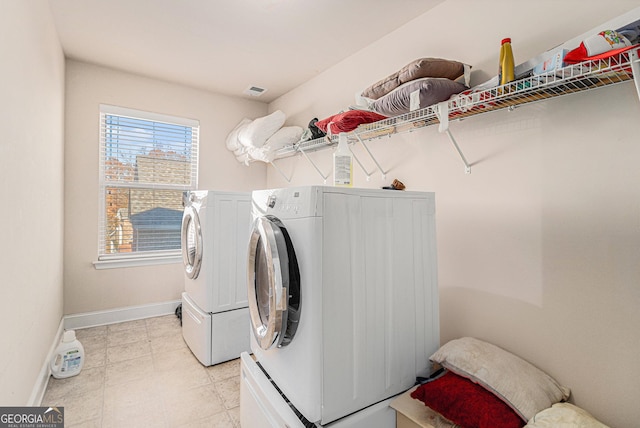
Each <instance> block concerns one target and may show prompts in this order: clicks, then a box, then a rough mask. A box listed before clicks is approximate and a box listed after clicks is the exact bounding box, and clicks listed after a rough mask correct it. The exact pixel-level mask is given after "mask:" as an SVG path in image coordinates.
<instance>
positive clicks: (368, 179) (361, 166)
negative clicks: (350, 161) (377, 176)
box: [351, 151, 373, 181]
mask: <svg viewBox="0 0 640 428" xmlns="http://www.w3.org/2000/svg"><path fill="white" fill-rule="evenodd" d="M351 155H353V158H354V159H355V160H356V162H357V163H358V166H360V169H361V170H362V172H364V175H366V176H367V181H371V174H373V173H372V172H368V171H367V170H366V169H365V168H364V165H362V162H360V159H358V156H356V154H355V153H353V151H351Z"/></svg>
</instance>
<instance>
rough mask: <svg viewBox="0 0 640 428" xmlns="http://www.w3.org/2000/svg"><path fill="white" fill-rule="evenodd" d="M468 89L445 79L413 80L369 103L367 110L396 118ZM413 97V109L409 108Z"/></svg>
mask: <svg viewBox="0 0 640 428" xmlns="http://www.w3.org/2000/svg"><path fill="white" fill-rule="evenodd" d="M466 89H468V88H467V87H466V86H464V85H463V84H462V83H459V82H454V81H453V80H450V79H445V78H433V77H427V78H424V79H418V80H413V81H411V82H407V83H405V84H404V85H402V86H399V87H397V88H396V89H394V90H393V91H391V92H389V93H388V94H387V95H384V96H383V97H381V98H378V99H377V100H375V101H371V102H370V103H369V108H370V109H371V110H373V111H375V112H376V113H380V114H382V115H384V116H398V115H400V114H404V113H408V112H409V111H412V110H417V109H421V108H425V107H427V106H430V105H432V104H437V103H439V102H441V101H446V100H448V99H449V97H451V95H454V94H459V93H460V92H462V91H464V90H466ZM416 91H417V93H416V94H414V95H413V97H414V104H415V106H414V107H415V108H413V109H412V108H411V107H412V105H411V98H412V95H411V94H412V93H414V92H416Z"/></svg>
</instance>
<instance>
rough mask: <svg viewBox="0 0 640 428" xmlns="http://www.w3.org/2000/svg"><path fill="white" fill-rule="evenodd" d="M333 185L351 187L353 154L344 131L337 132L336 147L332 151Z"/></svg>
mask: <svg viewBox="0 0 640 428" xmlns="http://www.w3.org/2000/svg"><path fill="white" fill-rule="evenodd" d="M333 185H334V186H342V187H353V155H352V154H351V150H349V146H348V144H347V134H345V133H344V132H341V133H340V134H338V148H337V149H336V151H335V152H334V153H333Z"/></svg>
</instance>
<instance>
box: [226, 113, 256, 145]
mask: <svg viewBox="0 0 640 428" xmlns="http://www.w3.org/2000/svg"><path fill="white" fill-rule="evenodd" d="M250 123H251V119H247V118H244V119H242V120H241V121H240V123H238V124H237V125H236V126H235V128H233V129H232V130H231V132H229V135H227V149H229V150H231V151H234V150H238V149H239V148H240V140H238V134H239V133H240V131H241V130H242V129H244V128H245V127H246V126H247V125H248V124H250Z"/></svg>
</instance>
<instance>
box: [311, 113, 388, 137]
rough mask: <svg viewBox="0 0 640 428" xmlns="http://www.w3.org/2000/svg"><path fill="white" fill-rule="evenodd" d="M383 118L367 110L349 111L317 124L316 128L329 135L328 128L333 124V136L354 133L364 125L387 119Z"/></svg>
mask: <svg viewBox="0 0 640 428" xmlns="http://www.w3.org/2000/svg"><path fill="white" fill-rule="evenodd" d="M386 118H387V117H386V116H383V115H381V114H378V113H374V112H372V111H365V110H349V111H346V112H344V113H339V114H334V115H333V116H329V117H328V118H326V119H322V120H320V121H318V122H316V126H317V127H318V128H320V129H321V130H322V131H323V132H326V133H329V131H328V130H327V128H328V127H329V124H331V134H339V133H340V132H350V131H353V130H354V129H356V128H357V127H358V125H361V124H363V123H373V122H377V121H379V120H383V119H386Z"/></svg>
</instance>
